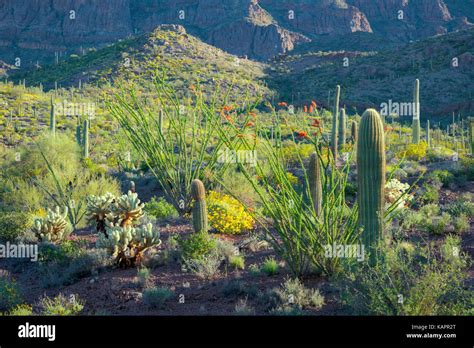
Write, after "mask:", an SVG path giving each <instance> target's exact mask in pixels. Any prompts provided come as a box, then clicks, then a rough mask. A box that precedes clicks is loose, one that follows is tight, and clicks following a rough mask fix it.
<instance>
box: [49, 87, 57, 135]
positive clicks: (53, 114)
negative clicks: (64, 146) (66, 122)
mask: <svg viewBox="0 0 474 348" xmlns="http://www.w3.org/2000/svg"><path fill="white" fill-rule="evenodd" d="M49 130H50V131H51V134H52V135H53V136H54V135H56V112H55V110H54V102H53V97H52V96H51V114H50V117H49Z"/></svg>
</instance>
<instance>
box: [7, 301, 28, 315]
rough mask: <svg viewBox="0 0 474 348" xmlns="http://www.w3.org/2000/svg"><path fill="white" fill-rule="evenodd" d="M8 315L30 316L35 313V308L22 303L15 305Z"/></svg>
mask: <svg viewBox="0 0 474 348" xmlns="http://www.w3.org/2000/svg"><path fill="white" fill-rule="evenodd" d="M8 315H10V316H17V317H19V316H30V315H33V308H32V307H31V306H30V305H28V304H20V305H18V306H16V307H14V308H13V309H12V310H11V311H10V312H9V313H8Z"/></svg>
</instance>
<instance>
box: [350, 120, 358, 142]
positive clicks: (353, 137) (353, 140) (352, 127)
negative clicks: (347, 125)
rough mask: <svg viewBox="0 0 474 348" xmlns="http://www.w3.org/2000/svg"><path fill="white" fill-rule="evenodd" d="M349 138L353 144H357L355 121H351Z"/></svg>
mask: <svg viewBox="0 0 474 348" xmlns="http://www.w3.org/2000/svg"><path fill="white" fill-rule="evenodd" d="M351 138H352V143H353V144H355V143H357V122H356V121H352V124H351Z"/></svg>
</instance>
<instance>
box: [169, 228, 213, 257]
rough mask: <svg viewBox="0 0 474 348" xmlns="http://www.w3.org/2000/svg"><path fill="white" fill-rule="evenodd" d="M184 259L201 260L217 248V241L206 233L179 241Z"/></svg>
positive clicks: (196, 234) (192, 235)
mask: <svg viewBox="0 0 474 348" xmlns="http://www.w3.org/2000/svg"><path fill="white" fill-rule="evenodd" d="M178 244H179V247H180V249H181V255H182V257H183V259H185V260H186V259H199V258H202V257H205V256H207V255H209V254H210V253H211V252H213V251H215V250H216V248H217V241H216V239H215V238H214V237H212V236H210V235H209V234H208V233H207V232H206V231H201V232H197V233H193V234H191V235H190V236H189V237H188V238H182V239H179V240H178Z"/></svg>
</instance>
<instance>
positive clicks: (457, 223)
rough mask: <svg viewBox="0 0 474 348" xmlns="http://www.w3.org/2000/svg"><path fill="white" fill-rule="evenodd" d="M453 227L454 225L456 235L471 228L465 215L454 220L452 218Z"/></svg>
mask: <svg viewBox="0 0 474 348" xmlns="http://www.w3.org/2000/svg"><path fill="white" fill-rule="evenodd" d="M453 225H454V231H455V232H456V233H464V232H467V231H469V227H470V226H471V225H470V223H469V219H468V218H467V216H466V215H463V214H461V215H459V216H457V217H455V218H453Z"/></svg>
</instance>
